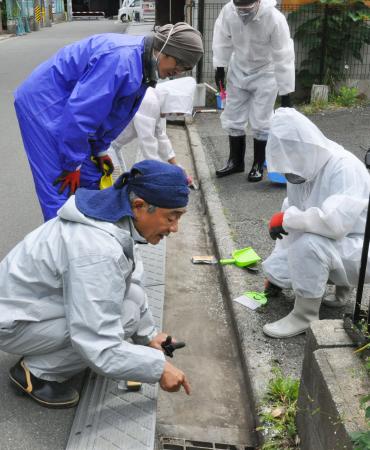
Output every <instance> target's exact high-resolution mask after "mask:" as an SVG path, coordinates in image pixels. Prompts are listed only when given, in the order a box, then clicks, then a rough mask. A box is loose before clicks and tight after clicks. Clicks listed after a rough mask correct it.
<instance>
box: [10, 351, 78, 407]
mask: <svg viewBox="0 0 370 450" xmlns="http://www.w3.org/2000/svg"><path fill="white" fill-rule="evenodd" d="M9 379H10V381H11V383H12V385H13V386H14V387H16V388H17V390H20V391H22V392H23V393H24V394H27V395H29V396H30V397H31V398H32V399H33V400H35V401H36V402H37V403H39V404H40V405H41V406H45V407H47V408H71V407H73V406H76V405H77V403H78V401H79V398H80V397H79V394H78V392H77V391H76V390H75V389H74V388H72V387H70V386H66V385H64V384H62V383H58V382H56V381H46V380H42V379H41V378H37V377H35V376H34V375H32V373H31V372H30V371H29V370H28V368H27V367H26V365H25V363H24V361H23V358H22V359H20V360H19V361H18V362H17V364H15V366H13V367H12V368H11V369H10V370H9Z"/></svg>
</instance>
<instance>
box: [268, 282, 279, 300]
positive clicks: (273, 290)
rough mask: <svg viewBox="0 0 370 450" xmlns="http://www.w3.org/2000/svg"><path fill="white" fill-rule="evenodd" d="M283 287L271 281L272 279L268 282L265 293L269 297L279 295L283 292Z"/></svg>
mask: <svg viewBox="0 0 370 450" xmlns="http://www.w3.org/2000/svg"><path fill="white" fill-rule="evenodd" d="M282 291H283V290H282V288H281V287H279V286H276V284H273V283H271V281H269V282H268V286H267V287H266V288H265V290H264V294H265V295H266V297H267V298H271V297H279V296H280V295H281V293H282Z"/></svg>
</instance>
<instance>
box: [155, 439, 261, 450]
mask: <svg viewBox="0 0 370 450" xmlns="http://www.w3.org/2000/svg"><path fill="white" fill-rule="evenodd" d="M159 450H255V447H251V446H249V445H247V446H245V445H240V444H223V443H220V442H201V441H189V440H187V439H178V438H170V437H161V438H160V445H159Z"/></svg>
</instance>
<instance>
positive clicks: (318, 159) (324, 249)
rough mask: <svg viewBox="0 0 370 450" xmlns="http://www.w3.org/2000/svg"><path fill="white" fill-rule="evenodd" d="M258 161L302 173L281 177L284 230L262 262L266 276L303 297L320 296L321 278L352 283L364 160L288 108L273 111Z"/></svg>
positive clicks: (365, 184) (364, 194)
mask: <svg viewBox="0 0 370 450" xmlns="http://www.w3.org/2000/svg"><path fill="white" fill-rule="evenodd" d="M266 160H267V165H268V167H269V169H270V170H271V171H273V172H280V173H294V174H296V175H299V176H301V177H303V178H304V179H306V182H305V183H302V184H291V183H287V193H288V196H287V198H286V199H285V200H284V202H283V206H282V211H284V220H283V228H284V230H286V231H287V232H288V233H289V234H288V236H284V237H283V239H282V240H281V241H279V240H278V241H277V243H276V246H275V249H274V251H273V252H272V254H271V255H270V256H269V257H268V258H267V259H266V260H265V261H264V263H263V270H264V272H265V274H266V276H267V278H268V279H269V280H270V281H271V282H272V283H274V284H276V285H277V286H280V287H282V288H293V289H294V291H295V293H296V294H297V295H299V296H301V297H304V298H320V297H322V296H323V295H324V291H325V287H326V283H327V282H328V280H330V281H331V282H333V283H334V284H335V285H337V286H356V285H357V282H358V274H359V268H360V260H361V252H362V245H363V237H364V229H365V223H366V214H367V206H368V201H369V192H370V176H369V174H368V172H367V170H366V168H365V166H364V164H363V163H362V162H361V161H360V160H359V159H358V158H356V157H355V156H354V155H352V154H351V153H350V152H348V151H346V150H344V149H343V147H341V146H340V145H338V144H336V143H335V142H333V141H331V140H329V139H327V138H326V137H325V136H324V135H323V134H322V133H321V131H320V130H319V129H318V128H317V127H316V125H314V124H313V123H312V122H311V121H310V120H309V119H307V118H306V117H305V116H303V115H302V114H300V113H298V112H297V111H296V110H294V109H292V108H280V109H278V110H277V112H276V114H275V116H274V118H273V120H272V125H271V130H270V136H269V139H268V142H267V148H266ZM366 281H370V272H369V271H368V273H367V278H366Z"/></svg>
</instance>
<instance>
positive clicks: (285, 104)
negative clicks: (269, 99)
mask: <svg viewBox="0 0 370 450" xmlns="http://www.w3.org/2000/svg"><path fill="white" fill-rule="evenodd" d="M280 101H281V107H282V108H293V103H292V100H291V98H290V95H289V94H285V95H282V96H281V97H280Z"/></svg>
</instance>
